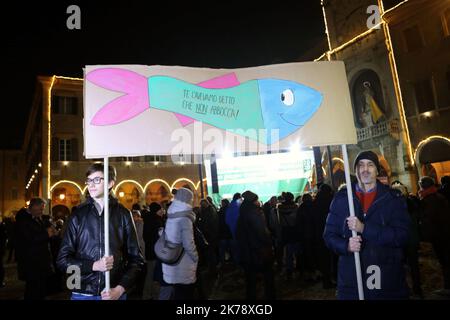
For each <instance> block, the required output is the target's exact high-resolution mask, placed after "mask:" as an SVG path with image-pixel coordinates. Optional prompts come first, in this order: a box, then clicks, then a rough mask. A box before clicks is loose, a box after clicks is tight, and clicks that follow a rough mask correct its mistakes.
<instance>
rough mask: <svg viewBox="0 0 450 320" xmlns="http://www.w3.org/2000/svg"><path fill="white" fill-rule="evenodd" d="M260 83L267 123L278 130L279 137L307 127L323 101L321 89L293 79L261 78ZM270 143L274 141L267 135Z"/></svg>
mask: <svg viewBox="0 0 450 320" xmlns="http://www.w3.org/2000/svg"><path fill="white" fill-rule="evenodd" d="M258 85H259V96H260V103H261V111H262V117H263V120H264V126H265V128H266V129H267V130H273V129H278V130H279V139H283V138H284V137H286V136H288V135H290V134H291V133H293V132H295V131H297V130H298V129H300V128H301V127H302V126H304V125H305V123H306V122H308V120H309V119H311V117H312V116H313V115H314V113H315V112H316V111H317V109H319V107H320V105H321V103H322V100H323V96H322V94H321V93H320V92H319V91H317V90H314V89H312V88H310V87H307V86H305V85H302V84H300V83H297V82H293V81H288V80H278V79H259V80H258ZM268 132H270V131H268ZM269 136H270V133H269ZM267 142H269V143H273V142H275V141H271V140H270V139H269V138H268V141H267Z"/></svg>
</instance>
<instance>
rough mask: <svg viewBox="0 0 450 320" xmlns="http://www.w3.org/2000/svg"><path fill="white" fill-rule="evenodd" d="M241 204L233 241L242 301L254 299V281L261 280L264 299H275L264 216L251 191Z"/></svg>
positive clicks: (270, 252) (270, 243)
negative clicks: (242, 273) (243, 285)
mask: <svg viewBox="0 0 450 320" xmlns="http://www.w3.org/2000/svg"><path fill="white" fill-rule="evenodd" d="M242 197H243V198H244V201H243V202H242V204H241V206H240V209H239V219H238V222H237V230H236V238H237V242H238V246H239V256H240V259H239V260H240V263H241V265H242V266H243V268H244V270H245V280H246V297H247V299H250V300H254V299H256V277H257V274H258V273H262V274H263V276H264V292H265V298H266V299H275V296H276V295H275V280H274V272H273V251H272V239H271V237H270V233H269V230H268V229H267V227H266V222H265V219H264V213H263V211H262V209H261V208H260V207H259V201H258V196H257V195H256V194H254V193H253V192H251V191H246V192H244V193H243V194H242Z"/></svg>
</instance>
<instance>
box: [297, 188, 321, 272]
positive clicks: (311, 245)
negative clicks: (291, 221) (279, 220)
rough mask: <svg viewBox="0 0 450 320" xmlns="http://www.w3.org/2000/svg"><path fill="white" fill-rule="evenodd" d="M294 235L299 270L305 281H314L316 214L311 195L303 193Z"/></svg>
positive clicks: (315, 266)
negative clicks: (299, 248) (299, 250)
mask: <svg viewBox="0 0 450 320" xmlns="http://www.w3.org/2000/svg"><path fill="white" fill-rule="evenodd" d="M295 225H296V229H297V231H296V233H297V237H298V241H299V242H300V246H301V254H300V255H299V260H300V261H299V264H300V265H301V266H299V268H298V269H299V270H300V271H301V272H302V273H303V276H304V279H305V280H306V281H312V280H315V276H314V275H315V271H316V269H317V261H316V255H317V252H316V251H315V250H316V248H315V243H316V240H317V239H316V237H317V236H316V232H317V230H316V229H317V227H316V213H315V211H314V204H313V198H312V196H311V194H309V193H305V194H303V196H302V203H301V204H300V206H299V207H298V210H297V217H296V221H295Z"/></svg>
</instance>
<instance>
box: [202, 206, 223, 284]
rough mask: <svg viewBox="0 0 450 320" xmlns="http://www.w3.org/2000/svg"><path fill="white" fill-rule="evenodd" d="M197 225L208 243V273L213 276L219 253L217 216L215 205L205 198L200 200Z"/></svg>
mask: <svg viewBox="0 0 450 320" xmlns="http://www.w3.org/2000/svg"><path fill="white" fill-rule="evenodd" d="M197 226H198V228H199V229H200V231H201V232H202V233H203V235H204V236H205V238H206V240H207V241H208V243H209V246H208V266H209V267H208V269H209V272H210V275H211V276H215V275H216V271H217V268H216V267H217V263H218V253H219V216H218V214H217V211H216V209H215V207H214V206H213V205H211V203H210V202H209V201H208V200H206V199H202V200H201V201H200V216H199V217H198V218H197Z"/></svg>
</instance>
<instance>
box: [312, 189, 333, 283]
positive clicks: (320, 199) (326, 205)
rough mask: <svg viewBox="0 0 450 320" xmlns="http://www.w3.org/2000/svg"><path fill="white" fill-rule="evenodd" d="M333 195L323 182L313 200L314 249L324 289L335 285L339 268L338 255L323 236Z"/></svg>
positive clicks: (331, 190)
mask: <svg viewBox="0 0 450 320" xmlns="http://www.w3.org/2000/svg"><path fill="white" fill-rule="evenodd" d="M333 196H334V193H333V189H331V187H330V186H329V185H327V184H322V185H321V186H320V187H319V192H317V194H316V197H315V199H314V202H313V203H314V217H315V219H314V221H315V222H314V225H315V229H316V230H315V235H314V239H315V240H314V244H315V245H314V247H315V249H314V251H315V252H316V257H317V266H318V268H319V270H320V272H321V273H322V284H323V288H324V289H330V288H333V287H334V284H333V280H335V276H334V271H335V270H336V268H337V256H336V255H335V254H334V253H333V252H331V251H330V250H329V249H328V248H327V246H326V245H325V241H324V240H323V238H322V234H323V231H324V230H325V223H326V220H327V216H328V212H329V211H330V205H331V202H332V201H333Z"/></svg>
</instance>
